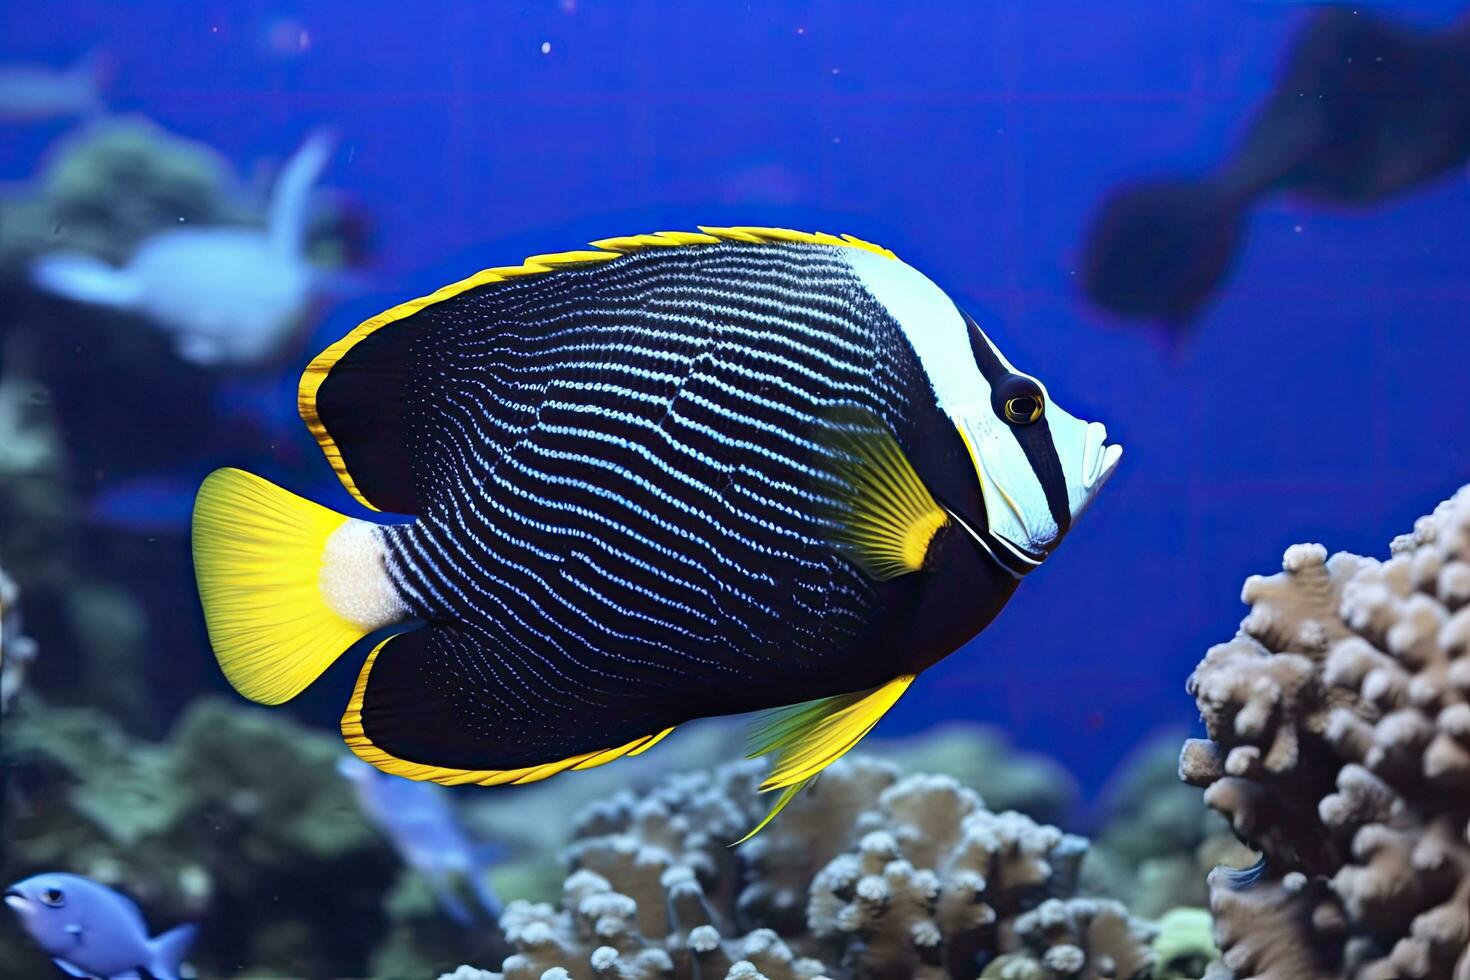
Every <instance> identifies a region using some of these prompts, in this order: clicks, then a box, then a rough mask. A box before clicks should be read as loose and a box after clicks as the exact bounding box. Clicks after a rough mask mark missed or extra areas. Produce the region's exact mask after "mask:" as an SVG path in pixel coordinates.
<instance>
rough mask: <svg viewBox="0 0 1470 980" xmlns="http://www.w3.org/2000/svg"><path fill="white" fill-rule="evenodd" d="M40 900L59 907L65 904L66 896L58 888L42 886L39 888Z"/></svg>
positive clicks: (54, 907) (56, 907)
mask: <svg viewBox="0 0 1470 980" xmlns="http://www.w3.org/2000/svg"><path fill="white" fill-rule="evenodd" d="M41 902H42V903H43V904H45V905H49V906H51V907H52V908H53V909H59V908H61V907H62V906H63V905H65V904H66V896H65V895H63V894H62V893H61V889H60V888H43V889H42V890H41Z"/></svg>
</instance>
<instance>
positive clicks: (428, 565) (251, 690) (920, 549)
mask: <svg viewBox="0 0 1470 980" xmlns="http://www.w3.org/2000/svg"><path fill="white" fill-rule="evenodd" d="M299 408H300V411H301V415H302V417H303V419H304V420H305V422H306V424H307V426H308V427H309V428H310V430H311V431H312V432H313V433H314V434H315V436H316V438H317V440H318V442H319V443H320V445H321V448H322V450H323V452H324V453H325V454H326V457H327V459H328V460H329V461H330V463H331V464H332V466H333V467H334V469H335V470H336V472H337V474H338V476H339V477H340V478H341V480H342V482H343V483H344V485H345V486H346V488H347V489H348V490H349V491H350V492H351V493H352V495H353V496H354V497H356V498H357V500H358V501H360V502H361V503H363V504H365V505H367V506H368V507H371V508H374V509H377V510H381V511H389V512H396V513H400V514H407V515H413V518H414V519H413V520H412V521H411V522H409V523H391V524H378V523H373V522H369V521H362V520H357V519H349V518H347V517H344V516H342V515H341V514H338V513H335V512H333V511H331V510H328V509H326V508H324V507H321V506H319V505H317V504H315V503H311V502H308V501H306V500H303V499H301V498H299V497H296V496H294V495H293V494H291V493H289V492H287V491H285V490H283V489H280V488H278V487H276V486H274V485H272V484H270V483H268V482H266V481H265V480H262V479H260V478H259V477H255V476H252V475H250V474H247V473H244V472H242V471H239V470H234V469H224V470H218V471H216V472H215V473H213V474H211V475H210V476H209V477H208V478H207V479H206V481H205V483H204V485H203V487H202V488H201V489H200V492H199V495H198V498H197V501H196V504H195V511H194V528H193V540H194V563H195V570H196V574H197V578H198V583H199V592H200V597H201V599H202V602H203V606H204V614H205V619H206V621H207V624H208V627H209V635H210V640H211V642H212V644H213V647H214V651H215V655H216V657H217V658H218V660H219V663H220V666H221V667H222V669H223V670H224V673H225V676H226V677H227V678H228V679H229V680H230V682H231V683H232V684H233V685H234V686H235V688H236V690H238V691H239V692H240V693H242V694H243V695H245V696H246V697H248V698H251V699H253V700H256V701H259V702H263V703H267V704H278V703H280V702H283V701H286V700H289V699H290V698H292V697H294V696H295V695H297V694H298V693H300V692H301V691H302V690H303V689H305V688H306V687H307V686H308V685H309V684H311V683H312V682H313V681H314V680H315V679H316V678H317V677H318V676H319V675H320V674H321V673H322V672H323V671H324V670H325V669H326V668H327V667H328V666H329V665H330V664H331V663H332V662H333V661H335V660H336V659H337V658H338V657H339V656H340V655H341V654H342V653H343V652H344V651H345V650H346V649H347V648H348V647H350V646H352V645H353V644H354V643H355V642H356V641H357V640H359V639H360V638H362V637H364V636H366V635H368V634H369V633H372V632H374V631H377V630H381V629H384V628H385V627H392V626H394V625H395V624H400V623H403V624H407V628H400V630H399V632H397V634H396V635H393V636H390V637H389V638H388V639H386V640H383V641H382V642H380V643H379V644H378V645H377V646H376V647H375V648H374V649H373V650H372V652H371V653H369V654H368V656H367V660H366V663H365V664H364V666H363V667H362V670H361V673H360V674H359V675H358V678H357V683H356V688H355V690H354V692H353V694H352V696H351V698H350V700H349V702H348V706H347V711H346V713H345V714H344V715H343V718H342V725H341V727H342V733H343V736H344V737H345V739H346V741H347V744H348V745H349V746H350V747H351V749H352V751H353V752H355V753H356V754H357V755H358V756H359V757H360V758H362V759H363V760H365V761H367V762H370V763H372V764H373V765H375V766H377V767H379V768H381V769H384V770H386V771H388V772H390V773H395V774H397V775H400V776H407V777H409V778H411V779H429V780H434V781H436V782H441V783H447V784H461V783H479V784H482V785H498V784H504V783H524V782H530V781H532V780H537V779H543V778H545V777H548V776H552V775H555V774H557V773H560V772H563V771H565V770H568V769H586V768H589V767H591V766H597V765H602V764H603V763H606V762H609V761H611V760H613V759H616V758H619V757H620V756H624V755H633V754H637V753H639V752H643V751H644V750H646V749H648V748H649V747H650V746H652V745H653V744H654V743H655V742H657V741H658V740H659V739H662V738H663V737H665V736H666V735H668V734H669V732H671V731H672V730H673V729H674V728H675V727H676V726H678V725H680V724H681V723H683V722H685V721H689V720H691V719H695V718H700V717H705V716H710V715H724V714H732V713H737V712H749V711H757V710H766V714H764V715H763V716H762V717H761V718H760V720H759V721H758V722H757V723H756V724H755V726H754V728H753V730H752V740H751V745H750V749H751V751H752V754H753V755H763V754H768V753H774V754H775V758H774V765H773V769H772V772H771V774H770V776H769V778H768V779H767V780H766V781H765V783H764V784H763V787H762V788H763V789H764V790H767V791H776V792H779V796H778V802H777V805H776V807H775V809H774V810H773V811H772V814H771V815H772V816H774V814H775V813H776V812H777V811H779V809H780V808H781V806H784V805H785V803H786V802H787V801H789V800H790V799H791V797H792V796H793V795H794V794H795V793H796V792H797V791H798V790H799V789H800V788H801V787H802V786H803V785H805V784H807V783H808V782H809V781H810V780H811V779H813V778H814V777H815V776H816V775H817V774H818V773H820V772H821V771H822V769H823V768H825V767H826V766H827V765H829V764H830V763H831V762H833V761H834V760H835V759H837V758H838V757H840V756H841V755H843V754H844V753H845V752H847V751H848V750H849V749H851V748H852V747H853V746H854V745H855V744H856V743H857V742H858V741H859V740H860V739H861V738H862V737H863V736H864V735H865V734H867V732H868V730H869V729H871V728H872V727H873V725H874V724H876V723H877V721H878V719H879V718H880V717H882V715H883V714H884V712H886V711H887V710H888V709H889V708H890V707H891V706H892V705H893V704H894V702H896V701H897V700H898V698H899V697H900V696H901V695H902V694H903V692H904V690H905V689H907V688H908V686H909V685H910V684H911V683H912V682H913V680H914V677H915V675H917V674H918V673H919V672H921V671H922V670H924V669H925V668H926V667H928V666H930V665H931V664H933V663H935V662H936V661H938V660H940V659H942V658H944V657H946V656H948V655H949V654H950V653H952V652H953V651H955V650H956V649H958V648H959V647H960V646H962V645H963V644H964V643H966V642H967V641H968V640H969V639H970V638H972V637H973V636H975V634H977V633H978V632H979V631H980V630H982V629H983V628H984V627H985V626H986V625H987V624H988V623H990V621H991V620H992V619H993V618H994V617H995V615H996V614H997V613H999V612H1000V610H1001V607H1003V606H1004V605H1005V603H1006V602H1007V600H1008V599H1009V598H1010V596H1011V594H1012V593H1013V592H1014V591H1015V588H1016V585H1017V583H1018V582H1019V581H1020V580H1021V579H1022V578H1023V577H1025V576H1026V575H1027V574H1028V573H1030V572H1031V571H1033V570H1034V569H1036V568H1037V567H1038V566H1039V565H1041V563H1042V562H1043V561H1044V560H1045V559H1046V558H1047V556H1048V555H1049V554H1051V552H1052V551H1053V550H1054V549H1055V548H1056V546H1057V544H1058V542H1060V541H1061V539H1062V538H1063V537H1064V536H1065V535H1066V533H1067V531H1068V529H1069V528H1070V527H1071V525H1072V522H1073V521H1074V520H1075V519H1076V518H1077V516H1078V515H1079V514H1080V513H1081V512H1082V510H1083V509H1084V508H1085V507H1087V505H1088V504H1089V502H1090V501H1091V500H1092V498H1093V496H1094V495H1095V494H1096V493H1097V491H1098V489H1099V488H1100V487H1101V486H1102V485H1103V483H1104V482H1105V481H1106V480H1107V479H1108V477H1109V476H1110V475H1111V474H1112V472H1113V469H1114V467H1115V466H1116V465H1117V463H1118V460H1119V457H1120V456H1121V454H1122V450H1121V449H1120V448H1119V447H1118V446H1116V445H1109V444H1108V442H1107V432H1106V429H1105V428H1104V427H1103V426H1102V425H1101V424H1099V423H1096V422H1084V421H1082V420H1080V419H1077V418H1075V417H1073V416H1072V415H1070V414H1068V413H1067V412H1066V411H1064V410H1063V409H1062V408H1061V407H1060V406H1059V405H1057V404H1056V403H1055V402H1053V401H1052V399H1051V395H1050V393H1049V392H1048V390H1047V388H1046V386H1045V385H1044V384H1042V383H1041V382H1040V381H1039V380H1037V379H1036V378H1034V377H1032V376H1031V375H1029V374H1026V373H1025V372H1023V371H1021V370H1019V369H1018V368H1016V367H1015V366H1014V365H1013V364H1012V363H1011V362H1010V361H1009V360H1007V359H1006V357H1005V355H1003V354H1002V353H1001V352H1000V351H999V350H998V349H997V348H996V347H995V345H994V344H993V343H992V342H991V341H990V339H989V337H987V336H986V334H985V332H984V331H983V330H981V328H980V327H979V326H978V325H977V324H976V322H975V321H974V320H973V319H972V318H971V317H969V316H968V315H966V314H965V313H963V312H961V310H960V309H959V308H958V307H957V306H956V305H955V303H954V302H953V301H952V300H951V299H950V298H949V297H948V296H947V295H946V294H945V293H944V292H943V291H942V290H941V289H940V288H939V287H938V286H936V285H935V284H934V283H933V282H931V281H930V280H929V279H927V278H926V277H925V276H923V275H922V274H920V273H919V272H918V271H917V270H915V269H914V268H912V267H911V266H909V265H906V264H905V263H903V262H901V261H900V260H899V259H897V258H896V257H895V256H894V255H893V253H892V252H890V251H888V250H887V249H884V248H881V247H879V246H876V245H872V244H869V243H867V242H864V241H861V240H859V239H856V238H852V237H850V236H843V237H840V238H839V237H836V236H832V235H827V234H821V233H817V234H808V233H803V232H794V231H788V230H785V229H776V228H746V227H740V228H702V229H701V230H700V231H699V232H697V233H695V232H660V233H657V234H649V235H636V236H631V237H623V238H611V239H606V240H603V241H599V242H594V243H593V248H592V249H590V250H583V251H574V252H563V253H557V254H552V255H540V256H535V257H532V258H530V259H527V260H526V261H525V262H524V263H523V264H522V265H519V266H511V267H504V268H494V269H488V270H485V271H483V272H480V273H478V274H477V275H474V276H471V277H469V278H467V279H465V280H463V281H461V282H457V283H455V284H453V285H450V286H446V287H444V288H443V289H440V290H439V291H438V292H436V293H434V294H433V295H430V296H426V297H423V298H421V299H417V300H414V301H412V302H408V303H405V304H403V305H401V306H396V307H394V308H393V309H390V310H388V311H387V312H385V313H383V314H381V315H379V316H376V317H374V318H372V319H370V320H368V321H367V322H365V323H363V324H362V325H361V326H359V327H357V328H356V329H355V330H353V331H352V332H351V333H349V334H348V335H347V336H346V337H345V338H343V339H342V340H341V341H339V342H337V343H336V344H334V345H332V346H331V347H330V348H328V349H327V350H326V351H325V352H323V353H322V354H321V355H320V356H318V357H317V358H316V359H315V360H314V361H313V362H312V363H311V364H310V366H308V368H307V369H306V372H305V374H304V376H303V377H302V380H301V386H300V391H299ZM771 709H774V710H771ZM769 819H770V817H767V820H769ZM762 826H764V821H763V822H762ZM757 829H759V827H757Z"/></svg>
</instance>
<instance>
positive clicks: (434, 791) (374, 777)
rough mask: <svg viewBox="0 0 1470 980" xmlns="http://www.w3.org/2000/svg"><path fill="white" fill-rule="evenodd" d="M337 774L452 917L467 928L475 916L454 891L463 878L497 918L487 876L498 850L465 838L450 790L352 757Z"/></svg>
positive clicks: (340, 765)
mask: <svg viewBox="0 0 1470 980" xmlns="http://www.w3.org/2000/svg"><path fill="white" fill-rule="evenodd" d="M337 770H338V771H339V772H341V773H342V776H343V778H344V779H346V780H347V781H348V782H349V783H351V784H352V788H353V790H354V791H355V792H356V794H357V801H358V803H359V804H360V805H361V806H362V812H363V815H364V816H365V817H367V819H368V821H369V822H370V823H371V824H372V825H373V826H374V827H377V828H378V830H379V831H380V832H381V833H382V834H383V836H385V837H387V838H388V839H389V840H390V841H392V843H393V847H394V848H395V849H396V850H397V851H398V853H399V855H400V856H401V857H402V858H403V862H404V863H405V864H407V865H408V866H409V867H410V868H413V869H414V870H415V871H417V872H418V873H419V874H421V875H423V876H424V877H425V878H427V879H428V880H429V883H430V884H431V885H433V887H434V894H435V895H437V896H438V898H439V905H440V906H441V907H442V908H443V909H444V911H445V912H447V913H448V914H449V916H450V917H451V918H452V919H454V920H455V921H456V922H458V923H459V924H460V925H464V926H468V925H470V924H471V923H472V922H473V921H474V918H475V916H474V914H473V913H471V912H470V910H469V908H468V907H467V906H466V905H465V904H464V902H463V901H461V899H460V897H459V895H458V894H456V893H455V886H456V883H457V882H458V881H461V880H462V881H464V882H466V883H468V884H469V886H470V888H471V889H472V890H473V891H474V894H475V898H476V900H477V901H478V902H479V903H480V911H481V913H482V914H483V915H484V916H485V918H487V919H489V920H490V921H492V922H493V921H495V920H496V919H498V918H500V912H501V902H500V897H499V896H498V895H496V894H495V890H494V889H493V888H491V887H490V882H489V880H488V879H487V878H486V872H487V871H488V869H489V866H490V864H491V863H492V862H493V861H494V859H495V858H496V857H497V856H498V855H499V854H500V852H501V849H500V848H496V847H494V846H493V845H478V844H475V843H474V842H473V841H471V840H470V839H469V837H468V836H466V834H465V832H464V828H463V827H461V826H460V823H459V818H458V817H457V816H456V815H455V812H454V807H453V805H451V804H450V802H449V801H448V800H447V799H445V794H446V793H447V792H448V790H443V789H440V788H439V787H438V786H435V785H433V784H432V783H415V782H411V781H409V780H407V779H400V778H398V777H397V776H390V775H388V774H387V773H384V772H380V771H379V770H377V769H374V768H373V767H372V766H370V765H368V764H367V763H365V762H361V761H359V760H357V759H355V758H351V757H347V758H344V759H342V761H341V762H340V763H338V765H337Z"/></svg>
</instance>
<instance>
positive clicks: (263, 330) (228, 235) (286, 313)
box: [31, 134, 330, 366]
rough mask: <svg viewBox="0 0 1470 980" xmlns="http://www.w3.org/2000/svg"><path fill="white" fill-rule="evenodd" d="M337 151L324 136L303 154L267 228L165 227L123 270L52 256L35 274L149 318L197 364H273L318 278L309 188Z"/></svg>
mask: <svg viewBox="0 0 1470 980" xmlns="http://www.w3.org/2000/svg"><path fill="white" fill-rule="evenodd" d="M329 152H330V141H329V140H328V139H327V138H326V137H325V136H323V135H320V134H318V135H315V136H313V137H311V138H310V139H308V140H307V141H306V143H305V144H303V146H302V147H301V149H300V150H298V151H297V152H296V154H295V155H294V156H293V157H292V158H291V160H290V161H289V162H288V163H287V164H286V166H285V167H284V168H283V169H282V172H281V175H280V177H279V179H278V180H277V182H276V186H275V188H274V190H273V193H272V199H271V205H270V217H269V221H268V224H267V226H266V227H265V228H263V229H261V228H248V227H225V226H215V227H207V228H177V229H172V230H170V231H166V232H160V233H158V234H156V235H153V236H152V237H150V238H148V239H146V240H145V241H144V242H143V243H142V244H141V245H139V246H138V249H137V251H136V252H134V254H133V256H132V257H131V258H130V259H129V261H128V263H127V265H126V266H124V267H122V268H114V267H113V266H111V265H108V264H107V263H105V262H103V261H101V260H99V259H96V258H94V257H91V256H87V255H81V254H75V253H55V254H51V255H45V256H42V257H41V258H40V259H38V260H37V261H36V262H35V263H34V264H33V266H32V268H31V278H32V280H33V281H34V282H35V283H36V284H37V285H38V286H40V287H41V288H42V289H45V290H47V291H48V292H51V293H54V294H56V295H59V296H63V297H66V298H68V299H72V300H75V301H77V302H82V303H91V304H95V305H101V306H110V307H114V308H117V309H122V310H127V311H130V312H133V313H136V314H138V315H141V316H143V317H145V318H147V319H148V320H149V321H150V322H151V323H153V324H155V325H156V326H157V327H158V328H159V329H160V330H162V331H164V332H165V333H167V334H169V335H170V336H171V337H172V338H173V341H174V345H175V348H176V349H177V351H178V353H179V355H180V356H181V357H183V358H184V359H185V360H188V361H191V362H193V363H195V364H200V365H205V366H216V365H230V364H234V365H250V364H260V363H263V362H266V361H269V360H270V359H272V358H273V357H275V356H276V355H278V354H279V353H280V352H281V350H282V348H283V346H284V345H285V344H286V342H287V341H288V340H289V338H290V337H291V336H292V334H293V332H294V331H295V329H296V327H297V326H298V325H299V324H300V322H301V318H302V316H303V314H304V313H305V312H306V309H307V305H308V303H309V302H310V300H311V297H312V291H313V287H314V286H315V285H316V282H317V275H316V273H315V270H314V269H313V268H312V266H311V263H310V262H309V261H308V260H307V258H306V255H305V252H304V251H303V248H302V241H303V236H304V229H305V223H306V213H307V202H308V199H309V195H310V190H311V187H312V185H313V184H314V183H315V182H316V180H317V178H318V176H319V175H320V174H321V171H322V168H323V167H325V165H326V162H327V159H328V154H329Z"/></svg>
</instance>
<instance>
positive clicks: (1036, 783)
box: [863, 721, 1077, 821]
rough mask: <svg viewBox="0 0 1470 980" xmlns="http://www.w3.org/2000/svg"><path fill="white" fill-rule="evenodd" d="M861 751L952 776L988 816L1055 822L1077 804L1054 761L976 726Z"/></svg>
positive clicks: (873, 743)
mask: <svg viewBox="0 0 1470 980" xmlns="http://www.w3.org/2000/svg"><path fill="white" fill-rule="evenodd" d="M863 750H864V751H865V752H868V753H869V754H871V755H875V756H877V757H878V758H880V759H886V760H888V761H890V762H892V763H894V764H895V765H897V766H898V767H899V768H900V769H904V770H908V771H913V772H932V773H940V774H942V775H946V776H953V777H954V778H955V779H957V780H959V782H960V783H961V784H962V785H964V786H968V787H970V788H971V789H973V790H974V791H975V792H977V793H979V794H980V795H981V797H983V798H984V800H985V803H986V805H987V806H988V807H990V808H991V809H993V810H1019V811H1020V812H1022V813H1024V814H1026V815H1027V816H1028V817H1032V818H1033V819H1036V820H1041V821H1057V820H1062V819H1064V818H1065V817H1066V816H1067V815H1068V814H1069V813H1070V812H1071V810H1072V808H1073V806H1074V805H1075V804H1076V802H1077V781H1076V780H1075V779H1074V778H1073V777H1072V774H1071V773H1069V772H1067V770H1066V769H1065V768H1063V767H1062V766H1061V765H1060V764H1059V763H1058V762H1057V761H1056V760H1055V759H1051V758H1049V757H1047V756H1044V755H1039V754H1037V753H1034V752H1023V751H1020V750H1018V749H1016V748H1015V747H1014V746H1012V745H1011V743H1010V741H1009V739H1007V738H1006V736H1005V734H1004V733H1003V732H1001V731H1000V730H998V729H996V728H993V727H991V726H989V725H983V724H980V723H977V722H970V721H951V722H946V723H944V724H940V725H935V726H934V727H932V728H929V729H927V730H925V731H923V732H920V733H919V734H916V735H904V736H901V737H898V738H873V739H869V740H867V741H865V742H864V743H863Z"/></svg>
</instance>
